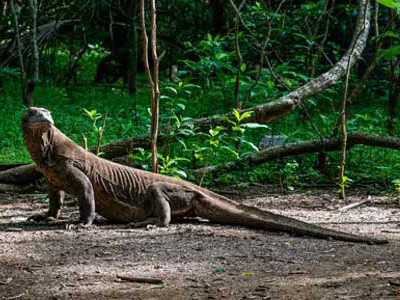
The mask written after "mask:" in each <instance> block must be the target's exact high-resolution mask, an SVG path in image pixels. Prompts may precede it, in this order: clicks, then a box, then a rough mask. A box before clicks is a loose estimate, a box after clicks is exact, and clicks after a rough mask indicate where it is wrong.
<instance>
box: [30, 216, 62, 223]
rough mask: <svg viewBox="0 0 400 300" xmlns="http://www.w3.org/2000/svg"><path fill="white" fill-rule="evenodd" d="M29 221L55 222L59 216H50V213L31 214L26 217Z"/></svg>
mask: <svg viewBox="0 0 400 300" xmlns="http://www.w3.org/2000/svg"><path fill="white" fill-rule="evenodd" d="M26 220H27V221H28V222H35V223H49V224H51V223H55V222H57V218H55V217H49V216H48V215H35V216H30V217H28V218H27V219H26Z"/></svg>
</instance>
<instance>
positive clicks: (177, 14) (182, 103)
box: [0, 0, 400, 190]
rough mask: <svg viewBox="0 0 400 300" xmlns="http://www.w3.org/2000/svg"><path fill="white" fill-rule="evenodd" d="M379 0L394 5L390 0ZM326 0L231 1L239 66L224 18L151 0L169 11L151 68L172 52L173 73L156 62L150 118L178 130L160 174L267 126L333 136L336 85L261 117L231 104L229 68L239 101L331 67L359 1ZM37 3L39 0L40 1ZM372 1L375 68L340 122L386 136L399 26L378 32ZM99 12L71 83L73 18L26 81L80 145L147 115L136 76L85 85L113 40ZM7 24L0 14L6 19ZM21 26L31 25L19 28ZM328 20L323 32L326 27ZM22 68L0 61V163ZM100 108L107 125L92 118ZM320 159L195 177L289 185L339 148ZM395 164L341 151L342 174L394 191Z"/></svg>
mask: <svg viewBox="0 0 400 300" xmlns="http://www.w3.org/2000/svg"><path fill="white" fill-rule="evenodd" d="M378 2H380V3H381V4H383V5H386V6H389V7H391V8H398V1H392V0H382V1H378ZM21 3H22V2H21ZM326 3H327V2H326V1H300V2H299V1H297V2H296V1H289V2H287V1H286V2H282V3H280V4H279V3H273V2H271V3H270V4H269V5H268V6H265V3H264V2H262V1H247V2H246V3H245V5H243V7H242V9H241V23H240V30H239V31H240V32H239V37H238V38H239V45H240V49H241V53H242V56H243V62H242V64H241V65H240V66H237V58H236V53H235V35H234V34H233V30H232V27H230V28H228V29H229V30H228V29H227V30H226V31H224V30H223V29H221V30H217V29H218V28H212V26H211V25H210V24H212V21H213V20H212V11H211V9H210V5H209V4H207V2H203V1H183V0H174V1H172V2H171V3H169V6H164V4H165V2H163V1H161V2H160V5H161V6H162V11H166V12H167V11H168V12H169V14H168V18H162V19H160V20H159V22H160V23H159V24H158V25H159V27H160V28H161V30H162V31H163V30H165V29H166V28H167V29H168V32H169V33H170V36H169V37H168V38H167V39H165V40H168V42H165V40H164V39H163V40H162V41H161V43H160V46H161V48H166V49H168V51H167V55H166V57H165V58H164V59H163V60H162V61H161V67H162V68H163V65H167V64H169V63H170V60H171V61H172V62H174V63H176V62H181V65H180V66H179V74H178V75H179V78H180V79H179V82H170V81H168V80H167V79H165V78H164V77H165V74H164V70H163V69H161V72H160V76H161V97H160V102H161V111H160V113H161V126H160V127H161V129H162V130H163V131H164V132H166V135H167V138H168V137H170V138H173V139H174V140H177V142H176V143H173V144H170V145H167V146H163V147H160V149H159V161H160V170H161V172H162V173H163V174H168V175H171V176H178V177H180V178H189V179H191V178H190V177H191V175H192V174H191V172H192V170H194V169H198V168H201V167H204V166H209V165H214V164H218V163H224V162H227V161H232V160H241V159H242V158H243V157H245V156H246V155H249V154H252V153H254V152H255V151H258V146H257V145H258V144H259V142H260V140H261V139H262V137H263V136H264V135H266V134H268V135H286V136H288V138H289V141H301V140H308V139H318V138H320V134H321V135H322V136H323V137H330V136H331V135H332V132H333V128H334V127H335V125H336V122H337V119H338V117H339V113H338V112H339V107H340V105H339V103H340V99H341V98H342V93H343V91H342V88H343V86H342V85H341V84H338V85H336V86H333V87H331V88H329V89H326V90H324V91H323V93H319V94H317V95H315V96H313V97H312V98H310V99H308V100H307V102H306V105H305V106H306V107H305V109H306V110H307V114H306V113H305V111H304V110H303V109H302V110H297V111H295V112H293V113H292V114H290V115H288V116H287V117H285V118H282V119H279V120H277V121H276V122H273V123H271V124H269V126H268V127H267V126H266V125H265V124H257V123H245V121H247V120H246V119H247V118H249V117H251V116H252V115H253V112H252V111H247V112H242V113H240V112H239V111H237V110H233V111H232V107H234V89H235V84H236V78H235V76H236V73H237V68H238V67H239V68H240V71H241V72H240V73H241V76H240V82H239V84H240V85H239V99H240V100H241V102H242V105H243V107H244V108H249V107H252V106H255V105H258V104H261V103H267V102H269V101H273V100H276V99H278V98H279V97H281V96H283V95H286V94H287V93H289V92H290V91H293V90H295V89H296V88H297V87H299V86H302V85H304V84H305V83H306V82H309V81H310V80H312V79H313V78H315V77H316V76H318V75H319V74H321V73H323V72H325V71H326V70H328V69H329V68H331V64H332V63H335V62H336V61H337V60H338V59H340V57H341V56H342V55H343V53H344V52H345V50H346V49H347V47H348V44H349V43H350V40H351V34H352V32H351V31H352V28H354V22H355V17H356V16H357V13H358V12H357V5H356V4H357V3H356V1H350V2H349V1H347V2H340V3H336V4H335V5H334V6H331V5H328V6H326ZM22 5H23V4H21V6H22ZM43 5H45V7H46V5H47V4H46V3H43ZM52 5H53V4H52ZM70 5H71V8H73V11H76V13H77V14H81V15H80V16H79V18H80V19H85V16H86V17H88V16H91V18H92V17H93V18H96V15H99V16H101V15H104V14H102V12H105V11H106V9H107V7H108V6H107V5H106V4H104V3H100V2H99V3H97V4H96V3H94V4H93V5H95V6H96V9H98V11H97V12H98V14H97V13H96V14H94V15H93V11H91V9H89V7H92V6H91V5H89V6H88V7H87V8H82V9H81V8H80V7H77V6H74V5H75V4H74V3H72V4H70ZM278 5H279V7H278ZM66 6H68V5H66ZM170 8H173V9H170ZM278 8H279V9H278ZM326 8H328V9H329V11H326ZM48 11H49V12H47V11H46V13H42V14H41V19H43V20H46V21H49V20H50V21H51V20H53V19H52V17H49V16H48V15H47V14H50V11H52V10H51V9H49V10H48ZM78 11H79V13H78ZM379 11H380V14H381V16H380V18H379V23H380V24H379V25H380V35H379V36H378V37H375V38H372V37H371V38H370V40H369V45H368V47H367V50H369V49H375V46H376V43H377V42H380V43H381V50H380V51H379V52H378V57H379V64H378V66H377V70H376V73H373V74H371V76H370V79H369V80H368V81H366V82H365V83H364V86H363V88H362V89H361V91H360V92H359V94H358V97H356V99H353V103H352V104H351V105H350V106H349V117H348V121H347V128H348V130H349V131H364V132H369V133H376V134H381V135H385V134H387V128H386V121H387V102H388V98H389V97H390V95H391V93H392V92H393V91H394V90H395V85H394V84H393V82H394V81H393V80H394V78H398V75H399V64H398V62H399V54H400V49H399V40H400V36H399V34H398V24H397V23H398V22H397V21H395V22H394V23H393V26H392V28H390V30H388V31H386V32H385V31H383V30H384V28H385V27H386V25H387V24H386V23H385V22H387V20H388V19H389V18H388V17H387V16H385V17H383V14H386V13H387V11H388V10H387V9H381V10H379ZM181 12H185V13H184V14H181ZM117 13H118V12H117V11H113V14H115V15H114V17H115V20H118V23H119V22H122V23H123V22H124V21H123V20H124V16H117ZM226 13H227V14H226V17H227V22H226V23H227V24H230V26H232V24H234V13H233V11H232V9H231V8H230V7H227V8H226ZM328 14H329V16H328ZM106 15H107V14H106ZM183 15H184V16H183ZM21 18H22V19H24V18H26V16H21ZM86 19H87V18H86ZM27 20H28V22H22V23H21V30H23V29H24V26H25V25H24V24H31V23H30V19H27ZM328 20H329V24H327V21H328ZM25 21H26V20H25ZM103 21H104V20H100V21H99V20H97V22H96V20H95V19H94V21H93V23H95V27H94V28H95V29H93V28H90V25H91V24H87V25H86V26H88V28H87V33H88V35H87V37H88V50H87V52H86V53H85V54H84V55H83V57H82V59H81V60H80V61H79V62H78V65H77V66H78V67H77V73H76V81H75V82H74V80H72V81H71V82H70V84H69V86H66V85H65V84H64V83H65V76H66V74H68V71H69V67H70V66H71V64H72V63H73V62H74V59H75V58H76V54H77V51H78V49H80V48H81V47H82V45H83V40H82V38H80V36H79V34H80V33H82V32H83V31H82V28H81V27H79V26H80V25H75V27H74V35H73V36H74V38H72V35H71V34H70V33H67V34H64V33H60V36H59V38H57V40H52V41H49V42H48V43H47V44H46V46H43V60H42V61H41V63H42V65H41V72H42V73H43V74H42V81H41V82H40V83H39V84H38V87H37V89H36V90H35V106H43V107H46V108H48V109H50V110H51V111H52V113H53V115H54V119H55V121H56V125H57V127H59V128H60V129H61V130H62V131H63V132H65V133H66V134H67V135H68V136H70V137H71V138H72V139H73V140H74V141H75V142H77V143H81V141H82V136H83V137H84V139H86V140H87V143H88V144H89V145H99V144H105V143H108V142H111V141H116V140H121V139H126V138H128V137H132V136H135V135H142V134H147V133H148V131H149V124H150V115H149V113H148V107H149V87H148V85H147V79H146V78H145V76H144V75H142V74H140V75H139V76H138V92H137V94H136V95H135V96H130V95H129V94H128V93H127V91H126V87H125V86H124V82H123V80H120V81H118V82H117V83H116V84H114V85H109V86H101V85H98V86H96V85H93V83H92V81H93V79H94V77H95V74H96V68H97V66H98V64H99V62H100V60H101V59H103V58H104V57H105V56H106V55H108V54H110V49H111V47H109V46H108V45H107V43H109V41H108V39H109V27H108V25H107V28H105V29H104V28H103V29H102V26H103V24H104V22H103ZM5 22H8V23H7V25H6V26H5V27H4V25H5V24H6V23H5ZM9 22H11V20H10V18H9V17H7V16H6V18H5V21H4V22H3V23H1V21H0V25H3V28H6V29H7V30H6V32H5V34H6V36H5V37H4V38H2V39H1V40H0V46H2V47H3V46H4V45H6V44H7V42H8V41H10V40H11V39H12V37H13V28H12V26H11V25H10V24H11V23H9ZM118 26H119V25H118ZM349 28H351V30H350V29H349ZM25 29H26V32H29V28H25ZM326 29H328V32H325V30H326ZM85 30H86V29H85ZM210 32H212V33H210ZM43 36H45V35H43ZM116 38H117V36H116ZM188 41H190V42H188ZM171 42H172V44H174V45H175V46H176V49H175V48H174V50H173V51H171V52H174V53H169V50H170V49H169V43H171ZM184 44H185V46H186V47H185V51H180V50H179V48H183V45H184ZM262 49H264V50H265V51H264V53H265V54H266V57H264V63H263V65H262V66H260V61H261V50H262ZM368 55H370V54H369V53H368V51H365V56H366V57H365V59H363V60H362V62H361V63H360V65H359V66H358V67H359V68H360V70H358V69H359V68H357V67H355V68H354V69H352V72H351V77H350V88H351V89H352V88H353V87H355V86H356V85H357V84H358V83H359V80H360V78H361V76H362V75H363V71H362V68H363V67H364V62H367V63H370V57H369V56H368ZM373 55H374V53H372V56H373ZM266 58H268V63H267V61H266V60H265V59H266ZM20 75H21V74H20V71H19V68H15V67H6V68H1V69H0V83H1V82H3V86H0V107H1V109H0V161H1V162H11V161H20V162H28V161H30V157H29V154H28V153H27V151H26V148H25V146H24V145H23V141H22V135H21V130H20V116H21V113H22V111H23V107H22V105H21V100H20V97H21V96H20V95H21V91H20V83H19V77H20ZM83 108H88V109H83ZM89 108H90V109H89ZM82 110H83V113H82ZM229 111H232V113H231V115H230V117H229V118H223V121H224V122H225V123H224V126H216V127H213V128H209V129H208V130H207V131H205V132H200V131H199V130H198V128H195V127H194V126H193V123H192V122H191V121H192V119H194V118H199V117H205V116H209V115H215V114H218V113H226V112H229ZM106 112H107V113H106ZM106 114H107V128H106V130H105V127H104V124H103V122H102V121H103V120H105V117H106ZM316 129H317V130H316ZM399 130H400V127H399V124H398V120H397V119H396V122H395V130H394V135H395V136H397V135H398V134H399V132H400V131H399ZM317 131H318V132H317ZM130 159H131V160H132V161H133V162H134V163H136V164H139V165H140V167H142V168H143V169H147V170H149V169H150V168H149V166H150V164H151V161H150V159H151V156H150V152H149V151H147V150H144V149H135V151H133V153H132V154H131V155H130ZM329 159H330V161H329V164H328V166H327V170H325V171H324V172H322V171H321V170H319V169H318V168H317V167H316V155H315V154H309V155H302V156H298V157H295V158H286V159H283V160H277V161H273V162H268V163H266V164H264V165H261V166H257V167H251V168H249V169H243V170H240V171H239V172H232V173H229V174H222V175H220V176H219V177H218V178H205V182H206V183H212V184H215V183H223V184H225V183H228V184H234V183H237V184H241V185H243V186H244V185H246V184H248V182H251V181H260V182H265V183H267V184H268V183H274V184H279V185H280V186H281V187H282V188H283V189H284V190H292V189H295V188H296V186H297V185H299V184H302V183H322V182H331V183H332V182H336V181H337V166H338V164H339V155H338V154H337V153H329ZM399 162H400V154H399V153H398V152H396V151H393V150H387V149H383V150H382V149H376V148H372V147H355V148H354V149H351V150H350V151H349V152H348V160H347V165H346V168H347V169H346V176H348V177H346V178H343V183H344V184H345V185H348V184H350V183H351V185H357V184H360V183H363V182H365V181H366V180H369V181H371V180H373V181H374V182H377V183H379V184H380V185H381V186H383V187H384V188H388V189H392V188H393V185H394V186H395V188H396V189H397V187H396V184H397V183H395V182H394V181H393V180H397V178H398V174H399V173H400V163H399ZM349 178H351V179H352V181H350V179H349Z"/></svg>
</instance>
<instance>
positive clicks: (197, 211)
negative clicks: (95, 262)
mask: <svg viewBox="0 0 400 300" xmlns="http://www.w3.org/2000/svg"><path fill="white" fill-rule="evenodd" d="M22 130H23V134H24V140H25V143H26V145H27V147H28V150H29V152H30V154H31V156H32V159H33V160H34V161H35V163H36V165H37V168H38V170H39V171H40V172H42V173H43V175H44V176H45V178H46V182H47V185H48V188H49V199H50V201H49V202H50V205H49V210H48V212H47V214H46V215H45V216H42V217H43V218H46V219H54V218H57V217H58V215H59V212H60V209H61V206H62V202H63V191H65V192H67V193H69V194H71V195H74V196H76V197H77V198H78V200H79V211H80V220H79V222H80V224H81V225H82V226H89V225H91V224H92V222H93V219H94V217H95V211H96V212H97V213H98V214H100V215H101V216H103V217H105V218H107V219H109V220H110V221H112V222H117V223H132V224H133V225H134V226H146V225H148V224H154V225H158V226H167V225H168V224H169V223H170V222H171V221H174V220H176V219H177V218H181V217H189V218H190V217H201V218H204V219H207V220H209V221H211V222H214V223H220V224H232V225H242V226H247V227H252V228H262V229H265V230H269V231H284V232H289V233H292V234H296V235H308V236H312V237H316V238H326V239H336V240H342V241H350V242H359V243H369V244H384V243H387V241H386V240H381V239H374V238H368V237H362V236H357V235H354V234H350V233H345V232H339V231H336V230H332V229H327V228H322V227H318V226H316V225H312V224H309V223H305V222H302V221H299V220H296V219H293V218H289V217H285V216H282V215H278V214H274V213H271V212H268V211H265V210H260V209H257V208H253V207H249V206H245V205H242V204H239V203H237V202H235V201H233V200H231V199H228V198H226V197H223V196H220V195H218V194H216V193H213V192H211V191H209V190H207V189H204V188H202V187H199V186H197V185H194V184H192V183H189V182H187V181H183V180H179V179H175V178H172V177H168V176H164V175H159V174H154V173H151V172H146V171H142V170H138V169H134V168H130V167H127V166H123V165H119V164H116V163H114V162H111V161H108V160H105V159H102V158H100V157H97V156H96V155H94V154H92V153H90V152H88V151H86V150H84V149H83V148H82V147H80V146H78V145H76V144H75V143H74V142H73V141H72V140H70V139H69V138H68V137H67V136H66V135H64V134H63V133H62V132H61V131H60V130H58V129H57V128H56V127H55V126H54V121H53V119H52V117H51V114H50V112H49V111H48V110H46V109H44V108H33V107H32V108H28V109H27V110H26V111H25V113H24V115H23V118H22Z"/></svg>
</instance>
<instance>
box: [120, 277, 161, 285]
mask: <svg viewBox="0 0 400 300" xmlns="http://www.w3.org/2000/svg"><path fill="white" fill-rule="evenodd" d="M117 278H118V279H121V280H123V281H129V282H138V283H151V284H164V281H163V280H162V279H159V278H146V277H131V276H124V275H117Z"/></svg>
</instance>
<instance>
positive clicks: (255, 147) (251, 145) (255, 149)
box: [242, 140, 258, 151]
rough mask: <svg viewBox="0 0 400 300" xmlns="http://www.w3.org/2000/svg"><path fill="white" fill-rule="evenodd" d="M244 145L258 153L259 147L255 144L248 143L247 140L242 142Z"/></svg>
mask: <svg viewBox="0 0 400 300" xmlns="http://www.w3.org/2000/svg"><path fill="white" fill-rule="evenodd" d="M242 143H244V144H246V145H249V146H250V147H251V148H252V149H253V150H254V151H258V147H257V146H256V145H254V144H253V143H251V142H248V141H246V140H242Z"/></svg>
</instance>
